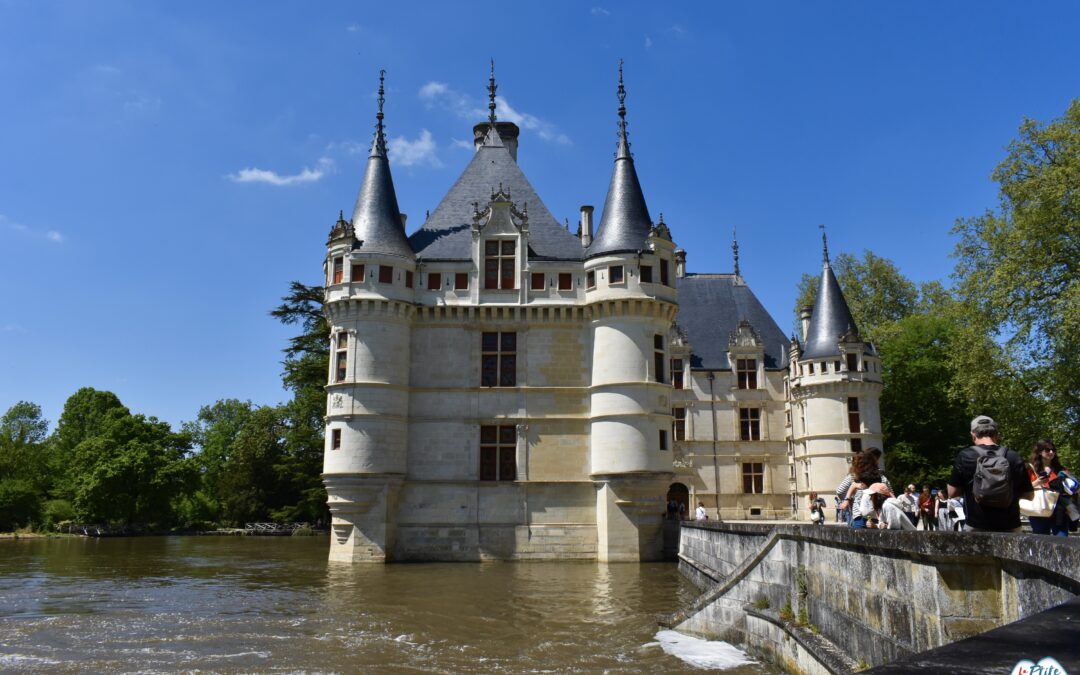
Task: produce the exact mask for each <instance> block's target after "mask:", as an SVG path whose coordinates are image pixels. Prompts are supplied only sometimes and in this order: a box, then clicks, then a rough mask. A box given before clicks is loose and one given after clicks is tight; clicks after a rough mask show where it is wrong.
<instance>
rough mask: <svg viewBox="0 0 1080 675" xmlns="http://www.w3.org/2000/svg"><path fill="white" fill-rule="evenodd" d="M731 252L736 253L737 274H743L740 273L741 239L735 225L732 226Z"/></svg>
mask: <svg viewBox="0 0 1080 675" xmlns="http://www.w3.org/2000/svg"><path fill="white" fill-rule="evenodd" d="M731 252H732V253H733V254H734V255H735V276H741V275H740V274H739V239H738V237H737V236H736V233H735V226H734V225H732V227H731Z"/></svg>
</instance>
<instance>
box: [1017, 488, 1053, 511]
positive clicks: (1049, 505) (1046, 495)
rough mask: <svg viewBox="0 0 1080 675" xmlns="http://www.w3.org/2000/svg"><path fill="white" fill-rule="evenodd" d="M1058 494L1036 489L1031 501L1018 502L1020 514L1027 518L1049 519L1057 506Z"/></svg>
mask: <svg viewBox="0 0 1080 675" xmlns="http://www.w3.org/2000/svg"><path fill="white" fill-rule="evenodd" d="M1057 500H1058V493H1056V492H1054V491H1052V490H1044V489H1041V488H1039V489H1036V490H1035V494H1034V496H1032V498H1031V499H1021V500H1020V513H1022V514H1024V515H1025V516H1027V517H1028V518H1033V517H1034V518H1049V517H1050V516H1051V515H1053V513H1054V507H1056V506H1057Z"/></svg>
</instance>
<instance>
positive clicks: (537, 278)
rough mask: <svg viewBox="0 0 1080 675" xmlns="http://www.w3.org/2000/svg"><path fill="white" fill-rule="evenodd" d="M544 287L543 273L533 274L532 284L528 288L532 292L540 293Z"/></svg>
mask: <svg viewBox="0 0 1080 675" xmlns="http://www.w3.org/2000/svg"><path fill="white" fill-rule="evenodd" d="M546 285H547V284H546V283H545V279H544V274H543V272H533V275H532V283H531V284H530V286H529V288H531V289H532V290H534V291H542V290H544V287H545V286H546Z"/></svg>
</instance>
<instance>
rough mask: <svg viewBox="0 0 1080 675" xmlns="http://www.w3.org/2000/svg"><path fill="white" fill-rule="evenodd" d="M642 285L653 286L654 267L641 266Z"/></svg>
mask: <svg viewBox="0 0 1080 675" xmlns="http://www.w3.org/2000/svg"><path fill="white" fill-rule="evenodd" d="M641 283H643V284H651V283H652V265H642V266H641Z"/></svg>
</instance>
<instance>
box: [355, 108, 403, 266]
mask: <svg viewBox="0 0 1080 675" xmlns="http://www.w3.org/2000/svg"><path fill="white" fill-rule="evenodd" d="M380 114H381V110H380ZM352 226H353V230H354V232H355V235H356V239H357V240H358V241H359V245H358V246H357V247H356V248H357V250H359V251H362V252H364V253H384V254H389V255H396V256H401V257H402V258H409V259H411V258H412V257H413V250H412V247H410V246H409V241H408V239H407V238H406V236H405V226H404V225H403V224H402V222H401V211H400V210H399V209H398V202H397V193H396V192H395V191H394V179H393V177H392V176H391V175H390V161H389V160H388V159H387V157H386V139H385V138H384V137H383V129H382V124H381V120H380V124H379V125H378V130H377V131H376V133H375V140H374V141H373V142H372V143H371V152H369V153H368V163H367V168H366V169H365V170H364V180H363V181H362V182H361V183H360V191H359V192H358V193H357V195H356V206H355V207H354V208H353V214H352Z"/></svg>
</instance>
